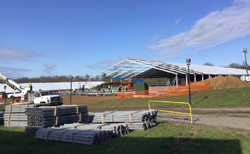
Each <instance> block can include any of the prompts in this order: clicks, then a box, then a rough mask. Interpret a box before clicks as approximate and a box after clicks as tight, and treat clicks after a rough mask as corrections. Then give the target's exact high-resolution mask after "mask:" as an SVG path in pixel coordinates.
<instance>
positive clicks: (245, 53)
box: [242, 48, 248, 80]
mask: <svg viewBox="0 0 250 154" xmlns="http://www.w3.org/2000/svg"><path fill="white" fill-rule="evenodd" d="M242 53H243V54H244V55H245V64H246V73H247V76H248V70H247V48H243V49H242ZM245 79H246V80H247V78H245Z"/></svg>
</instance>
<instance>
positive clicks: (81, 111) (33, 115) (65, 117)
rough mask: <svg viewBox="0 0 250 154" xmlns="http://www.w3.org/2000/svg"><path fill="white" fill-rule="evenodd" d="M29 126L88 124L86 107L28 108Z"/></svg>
mask: <svg viewBox="0 0 250 154" xmlns="http://www.w3.org/2000/svg"><path fill="white" fill-rule="evenodd" d="M27 115H28V126H41V127H52V126H60V125H63V124H67V123H74V122H86V121H87V117H88V110H87V106H86V105H76V106H55V107H40V108H28V109H27Z"/></svg>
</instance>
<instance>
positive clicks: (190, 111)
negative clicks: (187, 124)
mask: <svg viewBox="0 0 250 154" xmlns="http://www.w3.org/2000/svg"><path fill="white" fill-rule="evenodd" d="M151 102H155V103H168V104H184V105H188V107H189V113H185V112H177V111H169V110H158V111H159V112H168V113H177V114H188V115H190V121H191V124H192V125H193V118H192V109H191V105H190V104H189V103H187V102H173V101H157V100H149V101H148V109H149V110H152V109H151V106H150V103H151Z"/></svg>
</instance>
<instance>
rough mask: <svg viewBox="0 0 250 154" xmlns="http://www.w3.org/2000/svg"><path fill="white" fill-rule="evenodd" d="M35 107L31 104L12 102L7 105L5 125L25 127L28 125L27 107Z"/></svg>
mask: <svg viewBox="0 0 250 154" xmlns="http://www.w3.org/2000/svg"><path fill="white" fill-rule="evenodd" d="M29 107H34V106H33V105H29V104H12V105H6V106H5V112H4V126H8V127H14V126H15V127H25V126H27V119H28V118H27V115H26V108H29Z"/></svg>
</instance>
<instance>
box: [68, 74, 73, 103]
mask: <svg viewBox="0 0 250 154" xmlns="http://www.w3.org/2000/svg"><path fill="white" fill-rule="evenodd" d="M72 80H73V77H72V76H71V77H70V93H69V104H70V105H71V98H72Z"/></svg>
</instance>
